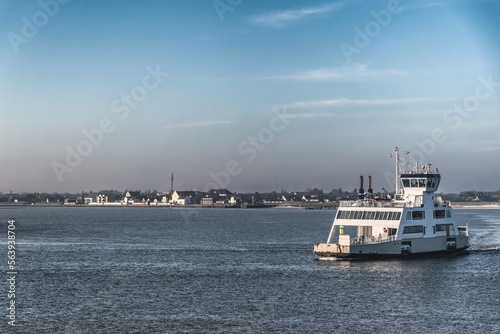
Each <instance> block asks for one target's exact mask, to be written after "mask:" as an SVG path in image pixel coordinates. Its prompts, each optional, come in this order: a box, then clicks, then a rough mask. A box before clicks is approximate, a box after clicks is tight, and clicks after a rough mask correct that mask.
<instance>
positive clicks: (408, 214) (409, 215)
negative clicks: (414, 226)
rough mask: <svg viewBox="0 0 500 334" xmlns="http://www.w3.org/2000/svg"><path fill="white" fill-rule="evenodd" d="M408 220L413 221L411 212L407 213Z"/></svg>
mask: <svg viewBox="0 0 500 334" xmlns="http://www.w3.org/2000/svg"><path fill="white" fill-rule="evenodd" d="M406 220H411V211H408V212H407V213H406Z"/></svg>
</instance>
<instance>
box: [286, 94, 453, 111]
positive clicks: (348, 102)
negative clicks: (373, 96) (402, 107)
mask: <svg viewBox="0 0 500 334" xmlns="http://www.w3.org/2000/svg"><path fill="white" fill-rule="evenodd" d="M447 100H449V99H446V98H434V97H415V98H400V99H378V100H366V99H348V98H338V99H330V100H315V101H298V102H293V103H290V104H287V105H286V106H287V108H295V109H297V108H299V109H307V108H312V107H337V106H342V107H345V106H376V105H394V104H410V103H413V104H414V103H423V102H436V101H447Z"/></svg>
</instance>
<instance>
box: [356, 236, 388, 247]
mask: <svg viewBox="0 0 500 334" xmlns="http://www.w3.org/2000/svg"><path fill="white" fill-rule="evenodd" d="M394 240H396V235H388V236H383V237H376V236H372V237H357V238H354V239H352V240H351V245H366V244H379V243H382V242H388V241H394Z"/></svg>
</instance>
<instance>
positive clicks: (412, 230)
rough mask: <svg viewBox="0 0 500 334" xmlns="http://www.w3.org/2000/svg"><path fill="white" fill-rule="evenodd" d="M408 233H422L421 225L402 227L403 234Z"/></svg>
mask: <svg viewBox="0 0 500 334" xmlns="http://www.w3.org/2000/svg"><path fill="white" fill-rule="evenodd" d="M409 233H424V227H423V226H422V225H418V226H405V227H404V229H403V234H409Z"/></svg>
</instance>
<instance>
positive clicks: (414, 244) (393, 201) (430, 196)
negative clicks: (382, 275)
mask: <svg viewBox="0 0 500 334" xmlns="http://www.w3.org/2000/svg"><path fill="white" fill-rule="evenodd" d="M394 154H395V157H396V192H395V194H394V196H392V197H391V196H389V194H387V198H382V197H381V196H377V197H374V194H373V190H372V189H371V177H369V185H368V191H367V192H366V193H365V192H364V189H363V177H362V176H361V177H360V179H361V180H360V189H359V199H358V200H356V201H342V202H341V203H340V206H339V209H338V210H337V214H336V217H335V220H334V222H333V226H332V229H331V231H330V235H329V236H328V241H327V242H326V243H318V244H316V245H315V246H314V253H315V254H317V255H319V256H320V257H323V258H328V257H334V258H351V259H352V258H385V257H415V256H429V255H438V254H452V253H458V252H461V251H463V250H465V249H467V248H468V247H469V228H468V226H457V223H456V221H455V216H454V213H453V210H452V208H451V207H450V205H449V203H447V202H444V201H443V200H442V199H441V197H439V196H436V195H435V194H434V193H435V191H436V190H437V189H438V187H439V182H440V180H441V175H440V174H439V170H438V169H431V165H427V166H421V167H420V168H418V163H417V164H416V166H415V168H413V169H410V170H408V169H407V165H406V164H405V163H404V159H401V157H400V156H401V155H403V154H408V152H400V151H399V149H398V147H397V146H396V148H395V150H394ZM401 185H402V188H401ZM382 190H384V189H383V188H382Z"/></svg>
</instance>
